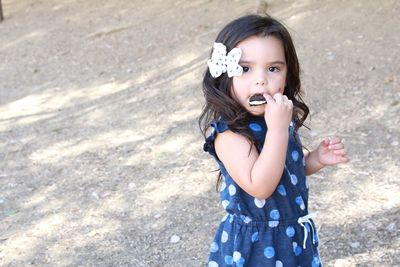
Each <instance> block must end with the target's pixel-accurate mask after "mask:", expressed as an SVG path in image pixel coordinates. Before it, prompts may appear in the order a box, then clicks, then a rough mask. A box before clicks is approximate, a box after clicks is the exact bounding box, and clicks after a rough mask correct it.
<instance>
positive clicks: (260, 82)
mask: <svg viewBox="0 0 400 267" xmlns="http://www.w3.org/2000/svg"><path fill="white" fill-rule="evenodd" d="M265 83H266V82H265V80H261V79H259V80H258V81H257V82H256V85H265Z"/></svg>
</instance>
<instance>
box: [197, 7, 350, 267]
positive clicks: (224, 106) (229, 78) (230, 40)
mask: <svg viewBox="0 0 400 267" xmlns="http://www.w3.org/2000/svg"><path fill="white" fill-rule="evenodd" d="M299 72H300V67H299V63H298V59H297V55H296V51H295V48H294V46H293V42H292V39H291V37H290V35H289V33H288V31H287V30H286V29H285V27H284V26H283V25H282V24H281V23H279V22H278V21H277V20H275V19H273V18H271V17H268V16H258V15H249V16H244V17H241V18H239V19H236V20H234V21H232V22H231V23H229V24H228V25H227V26H225V27H224V28H223V29H222V31H221V32H220V33H219V35H218V37H217V39H216V41H215V43H214V48H213V52H212V56H211V59H210V60H209V61H208V71H207V72H206V74H205V76H204V79H203V90H204V95H205V99H206V103H205V106H204V109H203V112H202V115H201V117H200V120H199V122H200V125H201V127H202V132H203V134H204V135H205V136H206V132H210V134H209V135H208V137H207V138H206V143H205V145H204V150H205V151H208V152H209V153H210V154H211V155H212V156H214V158H215V159H216V161H217V163H218V165H219V168H220V176H219V179H218V183H217V185H218V186H219V190H220V197H221V202H222V206H223V207H224V209H225V210H226V211H227V214H226V216H225V217H224V218H223V219H222V222H221V224H220V226H219V228H218V230H217V233H216V235H215V238H214V241H213V242H212V245H211V251H210V255H209V262H208V266H209V267H215V266H220V267H221V266H251V267H257V266H263V267H265V266H303V267H305V266H313V267H314V266H321V262H320V259H319V255H318V237H317V232H316V227H315V226H314V223H313V221H312V219H311V217H312V215H311V214H309V213H308V183H307V179H306V175H310V174H313V173H315V172H317V171H318V170H320V169H321V168H323V167H325V166H328V165H334V164H338V163H344V162H347V161H348V159H347V155H346V150H345V149H344V145H343V143H342V142H341V140H340V139H339V138H332V139H325V140H323V141H322V142H321V143H320V144H319V146H318V148H317V149H315V150H313V151H311V152H308V150H305V151H306V152H305V153H304V154H303V151H302V146H301V143H300V140H299V135H298V133H297V131H298V129H299V128H300V127H301V126H302V125H303V123H304V121H305V119H306V117H307V115H308V113H309V110H308V107H307V105H306V104H304V102H303V100H302V98H301V96H300V93H301V90H300V78H299Z"/></svg>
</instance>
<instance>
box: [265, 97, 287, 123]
mask: <svg viewBox="0 0 400 267" xmlns="http://www.w3.org/2000/svg"><path fill="white" fill-rule="evenodd" d="M264 98H265V100H266V101H267V104H266V105H265V113H264V118H265V122H266V123H267V127H268V130H284V131H287V129H288V128H289V124H290V122H291V120H292V112H293V102H292V101H291V100H289V99H288V98H287V96H285V95H282V94H281V93H276V94H275V95H274V97H273V98H272V97H271V96H270V95H269V94H264Z"/></svg>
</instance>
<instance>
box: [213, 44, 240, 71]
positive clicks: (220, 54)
mask: <svg viewBox="0 0 400 267" xmlns="http://www.w3.org/2000/svg"><path fill="white" fill-rule="evenodd" d="M241 56H242V50H241V49H240V48H239V47H235V48H233V49H232V50H231V51H230V52H229V53H228V54H226V46H225V45H224V44H222V43H214V49H213V52H212V54H211V59H209V60H208V62H207V65H208V69H209V70H210V73H211V76H212V77H213V78H217V77H219V76H221V74H222V73H225V72H227V73H228V77H229V78H231V77H233V76H240V75H242V73H243V68H242V66H240V65H239V60H240V57H241Z"/></svg>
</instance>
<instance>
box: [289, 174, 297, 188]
mask: <svg viewBox="0 0 400 267" xmlns="http://www.w3.org/2000/svg"><path fill="white" fill-rule="evenodd" d="M290 180H291V182H292V184H293V185H296V184H297V176H296V174H291V175H290Z"/></svg>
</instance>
